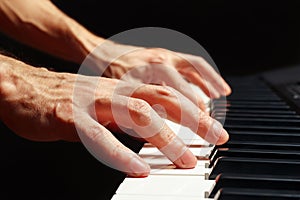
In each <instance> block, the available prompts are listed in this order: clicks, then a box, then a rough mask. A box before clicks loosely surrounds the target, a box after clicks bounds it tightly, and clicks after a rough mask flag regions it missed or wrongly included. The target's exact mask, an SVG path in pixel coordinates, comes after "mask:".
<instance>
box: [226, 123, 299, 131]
mask: <svg viewBox="0 0 300 200" xmlns="http://www.w3.org/2000/svg"><path fill="white" fill-rule="evenodd" d="M224 128H225V129H235V130H238V129H239V130H241V129H242V130H245V129H246V130H271V131H273V130H276V131H286V130H289V131H297V132H300V126H296V127H293V126H284V125H278V126H275V125H268V126H263V125H252V126H249V125H244V124H234V125H233V124H226V123H225V124H224Z"/></svg>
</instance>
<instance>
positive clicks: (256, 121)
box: [225, 117, 300, 127]
mask: <svg viewBox="0 0 300 200" xmlns="http://www.w3.org/2000/svg"><path fill="white" fill-rule="evenodd" d="M225 124H230V125H232V126H234V125H247V126H251V125H256V126H288V127H291V126H295V127H299V124H300V119H265V118H239V119H236V118H231V117H226V119H225Z"/></svg>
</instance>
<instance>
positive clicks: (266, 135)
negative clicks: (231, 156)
mask: <svg viewBox="0 0 300 200" xmlns="http://www.w3.org/2000/svg"><path fill="white" fill-rule="evenodd" d="M228 132H229V135H230V141H264V142H280V143H298V144H299V143H300V133H298V132H289V131H286V132H279V133H276V132H271V131H247V130H246V131H228Z"/></svg>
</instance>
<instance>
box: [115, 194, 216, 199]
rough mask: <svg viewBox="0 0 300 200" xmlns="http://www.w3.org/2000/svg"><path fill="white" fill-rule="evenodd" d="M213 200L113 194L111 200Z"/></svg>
mask: <svg viewBox="0 0 300 200" xmlns="http://www.w3.org/2000/svg"><path fill="white" fill-rule="evenodd" d="M154 199H155V200H213V199H212V198H199V197H187V196H179V197H178V196H173V195H167V196H153V195H126V194H125V195H124V194H115V195H114V196H113V197H112V199H111V200H154Z"/></svg>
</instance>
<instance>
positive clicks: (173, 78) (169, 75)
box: [152, 64, 206, 111]
mask: <svg viewBox="0 0 300 200" xmlns="http://www.w3.org/2000/svg"><path fill="white" fill-rule="evenodd" d="M152 69H153V70H154V72H153V73H154V77H155V79H154V82H155V83H161V82H163V84H165V85H168V86H170V87H173V88H175V89H176V90H178V91H179V92H180V93H182V94H183V95H184V96H186V97H187V98H188V99H190V100H191V101H192V102H193V103H194V104H195V105H197V106H198V107H199V108H200V109H201V110H203V111H205V110H206V105H205V103H204V101H203V99H202V98H201V97H200V95H199V94H197V93H196V92H195V91H194V90H193V89H192V87H191V85H190V84H189V83H188V82H187V81H186V80H185V79H184V78H183V77H182V76H181V74H179V73H178V72H177V70H175V69H174V68H173V67H168V66H161V65H160V64H153V66H152Z"/></svg>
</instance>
